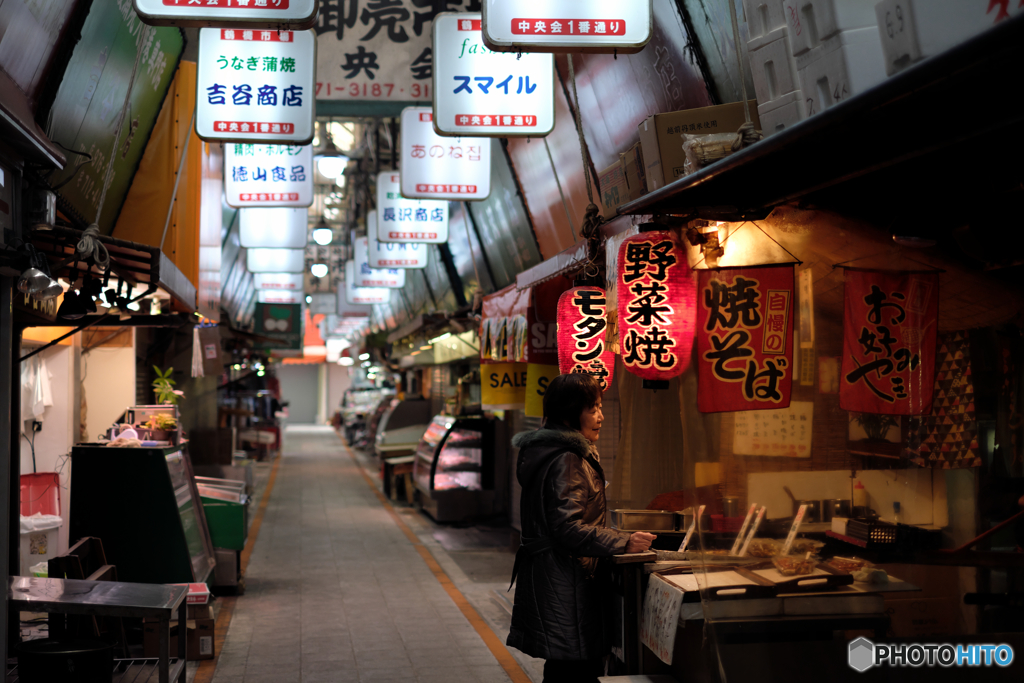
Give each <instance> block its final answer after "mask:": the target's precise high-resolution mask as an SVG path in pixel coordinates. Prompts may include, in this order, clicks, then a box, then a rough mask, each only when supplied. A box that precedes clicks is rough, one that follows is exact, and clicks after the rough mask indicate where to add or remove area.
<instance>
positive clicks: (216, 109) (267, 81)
mask: <svg viewBox="0 0 1024 683" xmlns="http://www.w3.org/2000/svg"><path fill="white" fill-rule="evenodd" d="M315 74H316V35H315V34H314V33H313V32H312V31H272V30H256V29H230V28H224V29H220V28H204V29H200V31H199V64H198V67H197V77H196V83H197V85H196V89H197V90H196V101H197V111H196V134H197V135H198V136H199V137H200V138H202V139H204V140H207V141H220V140H222V141H226V142H266V143H272V144H273V143H277V144H280V143H298V144H300V145H306V144H308V143H309V142H310V141H312V139H313V118H314V116H315V113H316V106H315V105H316V101H315V99H314V98H315V95H314V93H313V83H314V81H315V80H316V75H315Z"/></svg>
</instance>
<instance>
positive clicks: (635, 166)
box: [619, 142, 647, 201]
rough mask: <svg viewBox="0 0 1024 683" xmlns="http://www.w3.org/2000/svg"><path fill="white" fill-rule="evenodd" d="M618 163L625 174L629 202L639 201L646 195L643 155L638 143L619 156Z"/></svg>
mask: <svg viewBox="0 0 1024 683" xmlns="http://www.w3.org/2000/svg"><path fill="white" fill-rule="evenodd" d="M619 161H621V162H622V172H623V173H625V174H626V187H627V188H628V189H629V193H628V194H627V196H628V197H629V201H633V200H634V199H640V197H643V196H644V195H645V194H647V175H646V174H645V173H644V155H643V153H641V151H640V143H639V142H638V143H636V144H634V145H633V146H632V147H630V148H629V149H627V150H626V151H625V152H623V153H622V154H620V155H619Z"/></svg>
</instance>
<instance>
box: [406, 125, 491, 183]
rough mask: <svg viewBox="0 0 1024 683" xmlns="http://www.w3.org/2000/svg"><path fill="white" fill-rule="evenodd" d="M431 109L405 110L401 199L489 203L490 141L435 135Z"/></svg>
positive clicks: (486, 139)
mask: <svg viewBox="0 0 1024 683" xmlns="http://www.w3.org/2000/svg"><path fill="white" fill-rule="evenodd" d="M433 118H434V117H433V113H432V112H431V111H430V107H408V108H406V109H403V110H402V140H401V142H402V152H401V160H400V163H399V164H398V170H399V175H400V176H401V178H402V196H403V197H408V198H410V199H413V198H416V199H451V200H454V201H471V200H474V199H487V197H488V196H489V195H490V194H491V139H490V138H462V139H460V140H450V139H446V138H442V137H441V136H439V135H438V134H437V133H436V132H434V125H433Z"/></svg>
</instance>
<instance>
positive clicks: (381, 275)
mask: <svg viewBox="0 0 1024 683" xmlns="http://www.w3.org/2000/svg"><path fill="white" fill-rule="evenodd" d="M369 241H370V240H369V238H367V237H357V238H356V239H355V241H354V243H353V246H354V247H355V248H354V252H355V262H356V267H355V276H356V281H355V285H356V286H357V287H388V288H389V289H398V288H400V287H405V271H404V270H398V269H397V268H373V267H371V266H370V262H369V251H370V248H369Z"/></svg>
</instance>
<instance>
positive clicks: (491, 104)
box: [433, 12, 555, 137]
mask: <svg viewBox="0 0 1024 683" xmlns="http://www.w3.org/2000/svg"><path fill="white" fill-rule="evenodd" d="M434 45H435V46H436V47H437V52H436V53H435V54H434V61H435V64H434V122H433V123H434V130H435V131H436V132H437V133H438V134H439V135H446V136H462V135H473V136H478V137H513V136H518V137H544V136H545V135H547V134H548V133H550V132H551V131H552V130H554V127H555V58H554V56H553V55H550V54H536V53H525V52H524V53H523V54H513V53H511V52H495V51H493V50H490V49H488V48H487V47H486V46H485V45H484V43H483V35H482V33H481V30H480V15H479V14H452V13H448V12H446V13H444V14H439V15H437V18H436V19H435V20H434Z"/></svg>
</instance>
